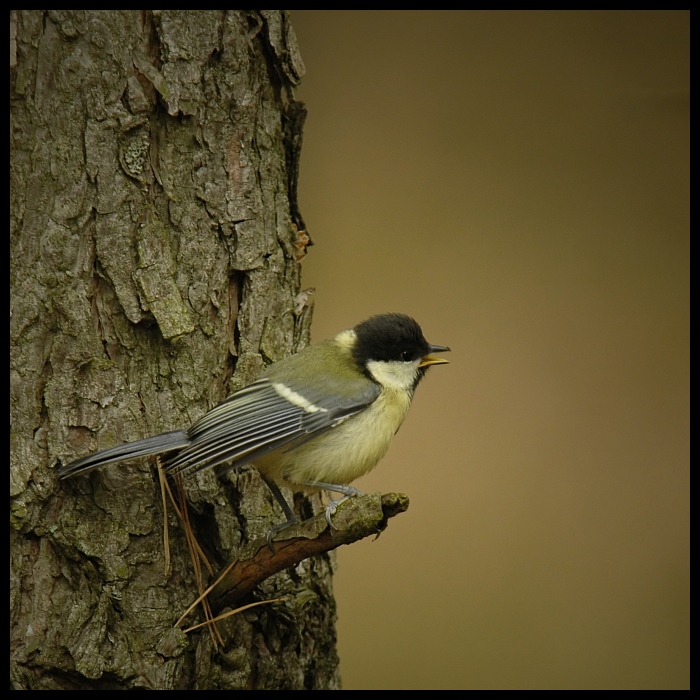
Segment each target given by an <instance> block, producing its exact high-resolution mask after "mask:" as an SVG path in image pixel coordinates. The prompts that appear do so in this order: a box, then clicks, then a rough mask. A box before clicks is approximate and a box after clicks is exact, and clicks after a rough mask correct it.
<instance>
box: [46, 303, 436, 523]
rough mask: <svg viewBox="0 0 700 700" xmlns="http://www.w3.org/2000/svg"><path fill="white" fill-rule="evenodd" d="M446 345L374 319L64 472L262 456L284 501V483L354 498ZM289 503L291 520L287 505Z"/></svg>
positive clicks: (236, 461)
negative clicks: (194, 413) (181, 426)
mask: <svg viewBox="0 0 700 700" xmlns="http://www.w3.org/2000/svg"><path fill="white" fill-rule="evenodd" d="M447 350H449V348H447V347H444V346H440V345H431V344H429V343H428V342H427V341H426V340H425V338H424V336H423V333H422V331H421V329H420V326H419V325H418V324H417V323H416V322H415V321H414V320H413V319H412V318H410V317H408V316H405V315H404V314H381V315H379V316H373V317H371V318H369V319H367V320H366V321H363V322H362V323H360V324H358V325H357V326H355V327H354V328H353V329H351V330H347V331H343V332H342V333H340V334H338V335H337V336H336V337H335V338H333V339H331V340H326V341H323V342H321V343H318V344H316V345H312V346H310V347H308V348H305V349H304V350H302V351H300V352H298V353H297V354H295V355H292V356H291V357H288V358H285V359H283V360H280V361H279V362H276V363H275V364H273V365H271V366H270V367H268V368H267V369H266V370H265V372H263V374H262V376H261V378H260V379H258V380H257V381H255V382H253V383H252V384H251V385H249V386H247V387H245V388H243V389H241V390H240V391H237V392H235V393H234V394H233V395H231V396H230V397H229V398H228V399H226V400H225V401H224V402H223V403H221V404H219V405H218V406H216V407H214V408H213V409H212V410H211V411H209V412H208V413H207V414H205V415H204V416H203V417H202V418H201V419H200V420H198V421H197V422H196V423H194V424H193V425H192V426H191V427H190V428H189V429H188V430H187V431H174V432H171V433H164V434H162V435H158V436H155V437H152V438H146V439H145V440H139V441H137V442H134V443H128V444H126V445H120V446H117V447H113V448H109V449H107V450H103V451H101V452H97V453H95V454H92V455H88V456H87V457H84V458H82V459H80V460H77V461H75V462H73V463H71V464H69V465H67V466H65V467H61V468H60V469H59V474H60V476H61V478H65V477H68V476H73V475H74V474H78V473H81V472H85V471H89V470H91V469H94V468H95V467H98V466H101V465H104V464H109V463H111V462H115V461H121V460H123V459H132V458H135V457H143V456H148V455H152V454H165V458H164V460H163V466H164V468H165V470H166V472H169V473H180V472H186V473H189V472H193V471H198V470H200V469H207V468H211V467H215V466H218V465H221V464H224V463H227V464H228V465H229V466H230V467H236V466H241V465H244V464H248V463H250V462H254V463H255V466H256V467H257V468H258V470H259V471H260V472H261V474H262V475H263V477H264V478H265V481H266V482H267V483H268V484H269V485H270V486H271V488H272V492H273V494H274V495H275V497H276V498H277V499H278V500H280V491H279V488H278V487H277V486H276V485H277V484H279V485H286V486H290V487H291V488H293V489H297V490H298V489H300V488H301V489H314V488H315V489H318V488H323V489H329V490H331V491H336V492H338V493H342V494H344V497H347V496H349V495H353V494H355V493H359V492H358V491H357V490H356V489H354V488H352V487H350V486H348V484H350V482H352V481H354V480H355V479H357V478H358V477H359V476H361V475H362V474H365V473H366V472H367V471H369V470H370V469H372V468H373V467H374V466H375V465H376V464H377V462H378V461H379V460H380V459H381V458H382V457H383V456H384V454H385V452H386V450H387V449H388V447H389V444H390V442H391V439H392V437H393V435H394V434H395V433H396V431H397V430H398V429H399V427H400V426H401V423H402V422H403V420H404V418H405V417H406V414H407V412H408V409H409V407H410V404H411V401H412V398H413V393H414V391H415V388H416V386H417V385H418V383H419V382H420V380H421V378H422V377H423V376H424V374H425V371H426V369H427V367H428V366H430V365H431V364H441V363H444V362H446V360H443V359H441V358H439V357H437V356H435V355H433V354H432V353H438V352H445V351H447ZM341 500H342V499H341ZM334 503H335V502H332V503H331V506H329V510H328V511H327V513H326V516H327V519H328V521H329V523H330V514H331V513H332V512H333V511H334V509H335V505H334ZM280 505H282V507H283V509H284V510H285V513H286V514H287V516H288V519H289V520H291V517H290V513H291V511H290V509H289V506H288V504H287V503H286V502H283V499H282V500H281V501H280Z"/></svg>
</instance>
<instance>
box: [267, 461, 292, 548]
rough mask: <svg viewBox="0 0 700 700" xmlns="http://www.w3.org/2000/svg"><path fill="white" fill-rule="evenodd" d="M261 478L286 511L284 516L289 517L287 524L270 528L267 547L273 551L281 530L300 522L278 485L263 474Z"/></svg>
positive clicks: (279, 524) (278, 524)
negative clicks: (274, 541) (273, 542)
mask: <svg viewBox="0 0 700 700" xmlns="http://www.w3.org/2000/svg"><path fill="white" fill-rule="evenodd" d="M260 476H262V479H263V481H264V482H265V483H266V484H267V487H268V488H269V489H270V491H271V492H272V495H273V496H274V497H275V500H276V501H277V503H279V504H280V506H281V507H282V510H283V511H284V514H285V515H286V516H287V520H286V521H285V522H283V523H277V525H273V526H272V527H271V528H270V531H269V532H268V533H267V546H268V547H269V548H270V549H272V538H273V537H274V536H275V535H276V534H277V533H278V532H279V531H280V530H284V528H285V527H289V526H290V525H296V523H298V522H299V518H297V516H296V515H295V514H294V511H293V510H292V509H291V507H290V505H289V503H287V499H286V498H285V497H284V496H283V495H282V492H281V491H280V487H279V486H277V484H276V483H275V482H274V481H272V480H270V479H266V478H265V477H264V476H263V475H262V474H261V475H260Z"/></svg>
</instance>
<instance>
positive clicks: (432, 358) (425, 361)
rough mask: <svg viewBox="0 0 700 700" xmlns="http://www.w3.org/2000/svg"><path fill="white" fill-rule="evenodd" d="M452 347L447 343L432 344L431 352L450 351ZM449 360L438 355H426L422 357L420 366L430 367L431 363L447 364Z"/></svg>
mask: <svg viewBox="0 0 700 700" xmlns="http://www.w3.org/2000/svg"><path fill="white" fill-rule="evenodd" d="M449 351H450V349H449V348H448V347H447V346H446V345H431V346H430V352H431V353H433V352H449ZM447 364H449V360H445V359H443V358H442V357H437V355H424V356H423V358H421V361H420V364H419V365H418V366H419V367H429V366H430V365H447Z"/></svg>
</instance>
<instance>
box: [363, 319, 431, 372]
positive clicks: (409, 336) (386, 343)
mask: <svg viewBox="0 0 700 700" xmlns="http://www.w3.org/2000/svg"><path fill="white" fill-rule="evenodd" d="M353 330H354V331H355V333H356V334H357V340H356V343H355V347H354V348H353V354H354V357H355V361H356V362H357V363H358V364H359V365H360V367H365V366H366V365H367V362H369V361H371V360H379V361H383V362H391V361H402V362H410V361H412V360H417V359H419V358H421V357H425V356H426V355H428V354H429V353H430V348H431V345H430V343H428V341H427V340H426V339H425V338H424V337H423V331H421V328H420V326H419V325H418V324H417V323H416V322H415V321H414V320H413V319H412V318H411V317H410V316H406V315H405V314H380V315H378V316H372V317H371V318H368V319H367V320H366V321H362V323H358V324H357V325H356V326H355V328H354V329H353Z"/></svg>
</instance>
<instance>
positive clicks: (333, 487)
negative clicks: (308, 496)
mask: <svg viewBox="0 0 700 700" xmlns="http://www.w3.org/2000/svg"><path fill="white" fill-rule="evenodd" d="M299 483H300V484H301V485H302V486H309V487H311V488H315V489H323V490H324V491H332V492H333V493H342V494H343V495H342V497H341V498H338V499H336V500H334V501H330V502H329V503H328V505H327V506H326V522H327V523H328V525H329V526H330V527H332V528H334V529H337V528H336V527H335V525H333V521H332V520H331V516H332V515H333V514H334V513H335V511H336V510H338V506H339V505H340V504H341V503H342V502H343V501H347V500H348V498H350V497H351V496H364V493H362V491H360V489H356V488H355V487H354V486H348V485H347V484H329V483H328V482H326V481H300V482H299Z"/></svg>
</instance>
